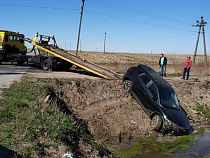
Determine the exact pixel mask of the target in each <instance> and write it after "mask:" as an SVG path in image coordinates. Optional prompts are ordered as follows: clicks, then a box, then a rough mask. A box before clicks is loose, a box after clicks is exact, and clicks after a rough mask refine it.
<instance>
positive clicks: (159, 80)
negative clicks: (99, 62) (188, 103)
mask: <svg viewBox="0 0 210 158" xmlns="http://www.w3.org/2000/svg"><path fill="white" fill-rule="evenodd" d="M123 86H124V88H125V89H126V90H127V91H128V92H130V93H131V94H132V95H133V96H134V98H135V99H136V100H137V101H138V103H139V104H140V105H141V107H142V109H143V110H144V111H145V113H146V114H147V115H148V116H149V117H150V119H151V127H152V128H153V129H154V130H156V131H160V132H163V133H168V132H172V133H174V134H175V133H176V134H178V135H182V134H190V133H191V132H192V131H193V128H192V126H191V124H190V121H189V119H188V117H187V113H186V112H185V110H184V109H183V108H182V106H181V105H180V104H179V100H178V98H177V95H176V93H175V91H174V89H173V88H172V86H171V85H170V84H169V83H168V82H167V81H166V80H165V79H164V78H163V77H162V76H160V74H158V73H157V72H156V71H155V70H154V69H152V68H151V67H149V66H147V65H141V64H140V65H138V66H136V67H130V68H129V69H128V70H127V71H126V72H125V74H124V75H123Z"/></svg>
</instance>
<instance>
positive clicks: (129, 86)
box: [123, 80, 133, 92]
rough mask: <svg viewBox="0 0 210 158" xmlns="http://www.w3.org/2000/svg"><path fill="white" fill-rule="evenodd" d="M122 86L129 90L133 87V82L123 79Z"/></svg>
mask: <svg viewBox="0 0 210 158" xmlns="http://www.w3.org/2000/svg"><path fill="white" fill-rule="evenodd" d="M123 87H124V89H125V90H126V91H127V92H130V91H131V89H132V88H133V83H132V81H131V80H125V81H123Z"/></svg>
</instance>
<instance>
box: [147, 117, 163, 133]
mask: <svg viewBox="0 0 210 158" xmlns="http://www.w3.org/2000/svg"><path fill="white" fill-rule="evenodd" d="M161 125H162V118H161V117H160V115H158V114H156V115H154V116H153V117H152V120H151V124H150V126H151V127H152V129H153V130H155V131H159V130H160V129H161Z"/></svg>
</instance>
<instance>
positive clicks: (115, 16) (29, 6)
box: [1, 3, 196, 32]
mask: <svg viewBox="0 0 210 158" xmlns="http://www.w3.org/2000/svg"><path fill="white" fill-rule="evenodd" d="M1 5H7V6H14V7H28V8H40V9H55V10H71V11H72V10H79V9H68V8H55V7H41V6H29V5H16V4H6V3H4V4H1ZM84 11H85V12H87V13H91V14H96V15H101V16H106V17H110V18H114V19H119V20H125V21H130V22H135V23H140V24H145V25H150V26H156V27H163V28H168V29H174V30H180V31H187V32H196V31H191V30H186V29H180V28H175V27H170V26H164V25H158V24H152V23H145V22H141V21H136V20H131V19H127V18H121V17H116V16H111V15H106V14H102V13H97V12H93V11H88V10H84Z"/></svg>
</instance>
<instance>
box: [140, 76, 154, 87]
mask: <svg viewBox="0 0 210 158" xmlns="http://www.w3.org/2000/svg"><path fill="white" fill-rule="evenodd" d="M139 77H140V79H141V80H142V81H143V83H144V84H145V85H147V84H148V83H149V82H150V81H151V79H150V78H149V76H147V75H146V74H142V75H140V76H139Z"/></svg>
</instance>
